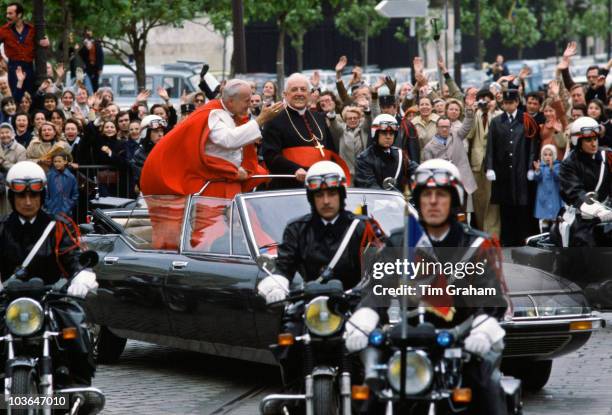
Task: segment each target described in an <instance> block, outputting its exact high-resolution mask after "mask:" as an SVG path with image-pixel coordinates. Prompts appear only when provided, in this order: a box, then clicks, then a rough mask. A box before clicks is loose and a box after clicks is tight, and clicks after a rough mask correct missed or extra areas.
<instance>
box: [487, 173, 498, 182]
mask: <svg viewBox="0 0 612 415" xmlns="http://www.w3.org/2000/svg"><path fill="white" fill-rule="evenodd" d="M485 176H486V177H487V180H488V181H490V182H494V181H495V179H496V177H495V171H494V170H487V173H486V174H485Z"/></svg>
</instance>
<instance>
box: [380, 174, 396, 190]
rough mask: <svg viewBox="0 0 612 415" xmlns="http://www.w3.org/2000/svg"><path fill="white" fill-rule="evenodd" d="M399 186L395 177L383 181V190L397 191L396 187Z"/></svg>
mask: <svg viewBox="0 0 612 415" xmlns="http://www.w3.org/2000/svg"><path fill="white" fill-rule="evenodd" d="M396 184H397V180H395V178H394V177H385V180H383V186H382V187H383V189H385V190H397V188H396V187H395V185H396Z"/></svg>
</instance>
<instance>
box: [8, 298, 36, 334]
mask: <svg viewBox="0 0 612 415" xmlns="http://www.w3.org/2000/svg"><path fill="white" fill-rule="evenodd" d="M5 320H6V325H7V327H8V329H9V331H10V332H11V333H13V334H14V335H15V336H29V335H30V334H34V333H36V332H37V331H38V330H40V329H41V327H42V325H43V321H44V316H43V309H42V307H41V306H40V304H38V302H37V301H34V300H32V299H30V298H18V299H16V300H15V301H13V302H12V303H10V304H9V306H8V307H7V309H6V315H5Z"/></svg>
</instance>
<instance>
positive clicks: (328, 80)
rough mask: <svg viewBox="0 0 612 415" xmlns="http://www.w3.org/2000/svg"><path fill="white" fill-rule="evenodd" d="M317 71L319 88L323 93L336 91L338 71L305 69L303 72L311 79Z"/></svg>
mask: <svg viewBox="0 0 612 415" xmlns="http://www.w3.org/2000/svg"><path fill="white" fill-rule="evenodd" d="M315 71H319V78H320V81H319V86H320V87H321V91H334V92H335V91H336V71H332V70H328V69H305V70H303V71H302V73H303V74H304V75H306V76H307V77H308V79H310V77H312V75H313V74H314V72H315Z"/></svg>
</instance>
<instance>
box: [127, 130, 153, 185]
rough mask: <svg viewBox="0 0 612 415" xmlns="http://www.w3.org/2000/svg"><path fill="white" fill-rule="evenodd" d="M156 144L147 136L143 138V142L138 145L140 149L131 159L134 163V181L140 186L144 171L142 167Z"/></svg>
mask: <svg viewBox="0 0 612 415" xmlns="http://www.w3.org/2000/svg"><path fill="white" fill-rule="evenodd" d="M154 146H155V144H153V142H152V141H151V140H149V139H147V138H145V139H143V140H142V143H141V144H140V145H139V146H138V149H137V150H136V152H135V153H134V158H133V159H132V161H131V164H132V177H133V178H134V183H135V184H137V185H138V186H140V173H141V172H142V168H143V166H144V164H145V161H147V157H148V156H149V153H150V152H151V150H153V147H154Z"/></svg>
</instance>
